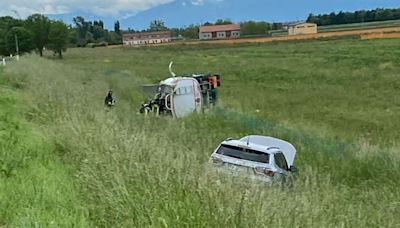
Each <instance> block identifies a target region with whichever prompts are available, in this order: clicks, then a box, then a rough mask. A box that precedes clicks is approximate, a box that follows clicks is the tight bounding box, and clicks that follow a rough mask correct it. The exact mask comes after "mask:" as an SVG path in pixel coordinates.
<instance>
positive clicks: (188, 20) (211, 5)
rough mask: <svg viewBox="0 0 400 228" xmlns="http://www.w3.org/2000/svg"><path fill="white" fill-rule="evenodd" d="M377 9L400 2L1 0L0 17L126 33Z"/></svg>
mask: <svg viewBox="0 0 400 228" xmlns="http://www.w3.org/2000/svg"><path fill="white" fill-rule="evenodd" d="M378 7H381V8H400V0H13V1H11V0H0V15H12V16H16V15H17V14H18V15H19V16H20V17H26V16H28V15H30V14H32V13H42V14H46V15H51V17H52V18H59V19H63V20H65V21H66V22H71V21H72V17H74V16H77V15H82V16H84V17H85V18H88V19H90V20H94V19H102V20H103V21H105V24H106V25H107V26H108V27H109V28H111V27H112V24H113V22H114V21H115V20H117V19H118V20H120V21H121V25H122V27H124V28H127V27H131V28H135V29H143V28H146V27H147V26H148V24H149V22H150V21H151V20H154V19H161V20H164V21H165V22H166V24H167V25H168V26H184V25H189V24H197V23H202V22H206V21H215V20H216V19H218V18H230V19H232V20H234V21H242V20H266V21H271V22H285V21H295V20H303V19H305V18H306V17H307V15H308V14H309V13H316V14H317V13H328V12H332V11H336V12H338V11H354V10H361V9H373V8H378Z"/></svg>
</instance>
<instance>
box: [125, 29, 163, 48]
mask: <svg viewBox="0 0 400 228" xmlns="http://www.w3.org/2000/svg"><path fill="white" fill-rule="evenodd" d="M122 41H123V43H124V45H145V44H161V43H167V42H171V32H170V31H162V32H138V33H126V34H123V35H122Z"/></svg>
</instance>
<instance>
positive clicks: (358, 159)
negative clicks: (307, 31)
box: [0, 39, 400, 227]
mask: <svg viewBox="0 0 400 228" xmlns="http://www.w3.org/2000/svg"><path fill="white" fill-rule="evenodd" d="M171 60H173V61H174V62H175V67H174V71H175V72H176V73H190V72H206V71H210V72H219V73H221V74H222V75H223V78H222V79H223V81H222V82H223V84H222V88H221V90H220V92H219V94H220V104H219V107H218V108H216V109H214V110H212V111H210V112H207V113H205V114H203V115H192V116H190V117H187V118H185V119H179V120H173V119H169V118H145V117H143V116H141V115H139V114H137V111H138V108H139V107H140V103H141V102H142V100H143V99H144V98H145V95H144V94H142V92H141V88H140V86H141V85H142V84H147V83H156V82H158V81H159V80H161V79H164V78H165V77H168V69H167V66H168V63H169V61H171ZM399 60H400V41H398V40H379V41H359V40H356V39H354V40H352V39H347V40H328V41H306V42H286V43H270V44H256V45H255V44H251V45H250V44H248V45H247V44H243V45H236V46H214V45H201V46H192V45H190V46H185V45H182V46H170V47H157V48H136V49H107V48H102V49H71V50H68V53H67V55H66V57H65V59H63V60H53V59H52V58H51V57H50V59H41V58H39V57H37V56H25V57H24V58H22V60H21V61H20V62H15V63H12V64H9V65H7V67H6V68H4V72H1V71H0V77H1V78H0V80H1V82H2V84H3V87H4V89H3V87H2V93H3V94H5V95H6V97H5V98H3V96H2V100H1V103H0V106H1V108H2V110H3V109H5V108H7V110H9V114H1V116H2V118H1V119H0V122H1V124H2V125H1V126H2V129H1V134H10V136H9V137H14V138H13V140H14V141H12V140H11V139H8V140H2V141H0V143H1V147H0V148H1V151H0V156H1V157H0V158H3V157H6V158H7V159H11V158H12V159H14V160H16V163H18V164H20V165H18V166H16V167H15V170H14V171H13V172H10V174H9V175H6V174H3V173H2V174H0V184H1V185H0V200H1V201H0V206H1V208H0V226H1V225H3V224H4V225H10V226H77V227H87V226H98V227H147V226H154V227H266V226H271V227H338V226H339V227H342V226H343V227H376V226H382V227H399V226H400V219H399V218H398V216H397V215H398V214H400V193H399V191H398V186H399V184H400V178H399V177H400V174H399V172H398V171H399V168H400V167H399V162H400V158H399V156H400V155H399V152H400V151H399V143H398V141H399V139H400V133H399V131H398V129H399V127H400V121H399V118H398V116H399V114H400V97H399V91H400V90H399V89H400V81H399V74H398V72H399V71H400V64H399V63H400V61H399ZM109 88H112V89H113V90H114V93H115V95H116V96H117V101H118V103H117V106H116V107H115V109H113V110H112V111H106V110H104V107H103V99H104V96H105V95H106V92H107V89H109ZM8 91H10V92H8ZM7 96H12V97H14V96H16V97H18V99H16V100H15V101H14V100H10V101H9V102H5V101H3V100H4V99H6V100H7V99H9V98H7ZM11 104H15V106H17V107H16V108H15V109H14V108H11V106H10V105H11ZM1 113H3V112H1ZM3 116H5V117H3ZM10 116H13V118H14V117H15V116H17V117H15V118H18V121H17V122H18V123H19V121H20V123H21V126H23V127H24V128H23V129H22V130H19V131H18V130H12V129H13V128H15V126H14V125H15V124H14V125H10V124H8V123H10V122H11V123H15V121H16V120H12V119H11V120H10V118H6V117H10ZM3 126H4V127H3ZM25 127H26V129H29V130H24V129H25ZM10 132H17V133H18V132H20V133H18V134H17V133H10ZM24 134H27V135H28V136H29V137H33V138H32V139H31V138H29V137H25V135H24ZM246 134H266V135H271V136H275V137H280V138H283V139H286V140H289V141H290V142H292V143H293V144H294V145H295V146H296V147H297V149H298V156H297V158H296V166H297V167H298V169H299V172H298V175H297V177H296V180H295V184H294V187H293V188H290V189H287V188H282V187H279V186H268V185H264V184H257V183H252V182H249V181H246V180H238V179H231V178H230V177H226V176H223V177H221V176H217V175H216V174H215V173H214V172H213V171H212V169H211V168H210V166H209V165H208V163H207V161H208V157H209V155H210V154H211V152H212V150H213V149H214V148H215V147H216V146H217V145H218V143H219V142H221V141H222V140H223V139H225V138H227V137H240V136H243V135H246ZM2 139H3V138H2ZM11 141H12V142H14V143H15V144H16V145H21V146H20V147H21V149H14V148H19V147H14V146H13V145H12V144H11V145H10V142H11ZM32 148H36V149H32ZM13 154H16V155H17V156H15V157H13V156H12V155H13ZM37 164H42V165H43V166H44V167H46V169H45V168H42V169H41V168H39V167H38V166H37ZM49 172H50V173H49ZM33 177H36V178H37V179H35V178H33ZM24 179H28V180H29V181H28V180H25V181H24ZM4 183H7V184H8V186H10V187H5V188H3V186H6V185H4ZM38 189H40V191H38ZM43 193H46V194H43ZM61 193H63V194H61ZM10 196H23V197H18V198H17V199H16V198H15V197H14V198H13V197H10ZM16 202H18V203H16ZM42 208H50V209H48V212H47V211H46V210H44V209H42ZM33 212H36V213H33Z"/></svg>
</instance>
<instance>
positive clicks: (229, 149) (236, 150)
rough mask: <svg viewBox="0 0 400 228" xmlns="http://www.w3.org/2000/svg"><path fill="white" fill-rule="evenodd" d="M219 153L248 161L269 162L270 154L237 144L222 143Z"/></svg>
mask: <svg viewBox="0 0 400 228" xmlns="http://www.w3.org/2000/svg"><path fill="white" fill-rule="evenodd" d="M217 154H221V155H225V156H228V157H232V158H238V159H243V160H248V161H254V162H261V163H269V154H267V153H263V152H260V151H256V150H251V149H246V148H242V147H237V146H230V145H221V146H220V147H219V149H218V151H217Z"/></svg>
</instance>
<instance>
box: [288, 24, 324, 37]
mask: <svg viewBox="0 0 400 228" xmlns="http://www.w3.org/2000/svg"><path fill="white" fill-rule="evenodd" d="M287 28H288V33H289V36H293V35H304V34H315V33H317V32H318V28H317V24H314V23H306V22H300V23H295V24H290V25H288V26H287Z"/></svg>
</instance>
